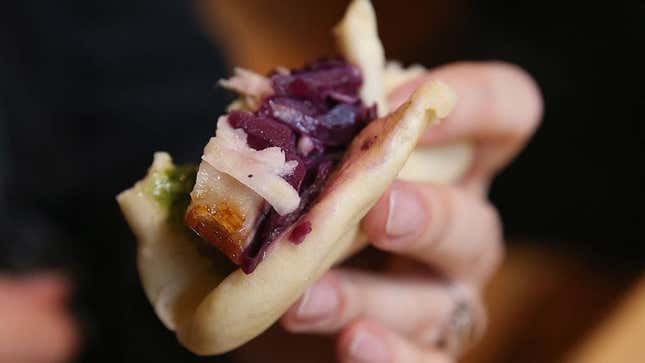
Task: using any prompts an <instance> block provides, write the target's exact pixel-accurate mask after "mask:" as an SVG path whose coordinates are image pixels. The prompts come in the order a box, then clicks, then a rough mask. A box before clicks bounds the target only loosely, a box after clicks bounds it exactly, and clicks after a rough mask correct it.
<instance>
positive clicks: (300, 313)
mask: <svg viewBox="0 0 645 363" xmlns="http://www.w3.org/2000/svg"><path fill="white" fill-rule="evenodd" d="M339 301H340V297H339V296H338V288H337V287H336V286H335V285H334V284H333V282H332V281H330V280H328V279H326V278H323V279H322V280H320V281H318V282H317V283H316V284H315V285H313V286H311V287H310V288H309V289H308V290H307V292H305V295H304V296H303V297H302V300H301V302H300V306H299V307H298V310H297V313H296V316H297V318H298V319H300V320H305V321H312V320H322V319H325V318H327V317H329V316H331V315H332V314H333V313H334V312H335V311H336V310H337V309H338V306H339Z"/></svg>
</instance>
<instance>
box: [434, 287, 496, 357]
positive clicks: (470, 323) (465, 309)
mask: <svg viewBox="0 0 645 363" xmlns="http://www.w3.org/2000/svg"><path fill="white" fill-rule="evenodd" d="M448 291H449V295H450V296H451V297H452V299H453V301H454V307H453V309H452V313H451V314H450V316H449V317H448V319H447V321H446V323H445V325H444V328H443V331H442V334H441V335H440V337H439V340H438V342H437V347H438V348H440V349H442V350H445V351H447V352H448V353H450V354H451V355H452V356H453V357H460V356H461V355H462V354H463V353H464V352H465V351H466V350H467V349H468V348H470V347H472V346H473V345H474V344H475V343H476V342H477V341H478V340H479V339H480V338H481V336H482V335H483V333H484V328H485V325H486V321H485V314H484V311H483V310H482V308H481V307H479V306H475V301H477V300H476V299H475V296H474V294H473V292H472V290H471V289H469V288H467V287H465V286H461V285H452V286H451V287H450V288H449V289H448Z"/></svg>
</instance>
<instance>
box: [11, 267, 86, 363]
mask: <svg viewBox="0 0 645 363" xmlns="http://www.w3.org/2000/svg"><path fill="white" fill-rule="evenodd" d="M69 293H70V287H69V283H68V282H67V281H66V280H65V279H64V278H63V277H62V276H60V275H57V274H54V273H36V274H31V275H29V276H20V277H16V276H6V275H0V322H2V323H0V362H13V363H63V362H68V361H69V360H70V359H71V358H72V357H73V356H74V354H75V353H76V351H77V350H78V347H79V332H78V327H77V325H76V322H75V321H74V318H73V317H72V314H71V312H70V311H69V310H68V308H67V302H68V301H67V300H68V297H69Z"/></svg>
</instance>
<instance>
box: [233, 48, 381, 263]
mask: <svg viewBox="0 0 645 363" xmlns="http://www.w3.org/2000/svg"><path fill="white" fill-rule="evenodd" d="M361 84H362V77H361V72H360V70H359V69H358V68H357V67H355V66H353V65H351V64H349V63H347V62H345V61H343V60H339V59H331V60H321V61H317V62H314V63H312V64H310V65H308V66H306V67H304V68H302V69H298V70H294V71H292V72H291V73H290V74H281V73H274V74H272V75H271V85H272V87H273V90H274V95H272V96H270V97H267V98H265V99H264V100H263V102H262V104H261V106H260V108H259V109H258V111H257V112H255V113H250V112H240V111H234V112H231V113H230V115H229V122H230V123H231V126H232V127H234V128H241V129H243V130H244V131H245V132H246V133H247V134H248V143H249V145H250V146H251V147H252V148H254V149H256V150H262V149H264V148H267V147H272V146H278V147H280V148H282V149H283V150H284V152H285V155H286V158H287V160H297V161H298V167H297V168H296V169H295V171H294V172H293V173H292V174H290V175H287V176H285V180H287V181H288V182H289V183H290V184H291V185H292V186H293V187H294V188H296V190H297V191H298V193H299V195H300V205H299V207H298V209H297V210H295V211H294V212H292V213H290V214H287V215H284V216H281V215H279V214H278V213H277V212H276V211H275V210H273V209H272V208H270V209H268V210H267V212H266V214H265V215H264V216H263V219H262V221H261V222H260V225H259V227H258V231H257V233H256V235H255V237H254V239H253V241H252V242H251V243H250V244H249V246H248V247H247V248H246V250H245V251H244V253H243V255H242V257H241V268H242V270H243V271H244V272H246V273H251V272H253V270H254V269H255V268H256V266H257V265H258V263H260V262H261V261H262V259H263V258H264V255H265V254H266V252H267V249H268V248H269V246H270V245H271V243H272V242H273V241H275V240H276V239H277V238H278V237H279V236H280V235H281V234H282V233H284V231H286V230H287V229H288V228H289V227H290V226H291V225H293V224H294V223H295V222H296V221H297V220H298V218H300V216H302V215H303V214H304V213H306V212H307V211H308V210H309V208H310V207H311V204H312V202H313V201H314V200H315V199H316V197H317V196H318V195H319V193H320V191H321V190H322V188H323V186H324V185H325V182H326V181H327V178H328V177H329V175H330V173H331V171H332V170H333V168H334V166H335V165H336V163H337V162H338V161H339V160H340V156H341V155H342V153H343V152H344V151H345V149H346V148H347V146H348V145H349V143H350V142H351V140H352V139H353V138H354V137H355V136H356V135H357V134H358V133H359V132H360V130H362V129H363V128H364V127H365V126H366V125H367V124H368V123H369V122H370V121H371V120H373V119H374V118H376V105H373V106H371V107H366V106H365V105H364V104H363V103H362V101H361V99H360V95H359V90H360V87H361ZM301 138H309V141H310V142H311V145H313V146H312V150H311V151H309V152H308V153H306V154H304V153H303V152H301V150H299V149H298V146H297V145H298V141H299V140H301ZM305 227H306V226H304V225H303V228H300V229H299V231H298V234H297V236H295V238H290V239H291V240H292V242H293V243H299V242H301V241H302V240H303V239H304V237H305V236H306V234H307V233H309V231H310V230H311V227H310V224H309V228H305Z"/></svg>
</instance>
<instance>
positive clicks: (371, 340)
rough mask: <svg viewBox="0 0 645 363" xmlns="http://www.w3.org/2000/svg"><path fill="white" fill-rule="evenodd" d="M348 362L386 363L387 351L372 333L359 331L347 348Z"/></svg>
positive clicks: (387, 360) (388, 360) (380, 340)
mask: <svg viewBox="0 0 645 363" xmlns="http://www.w3.org/2000/svg"><path fill="white" fill-rule="evenodd" d="M349 361H350V362H352V363H388V362H390V359H389V354H388V351H387V350H386V349H385V344H384V342H383V340H382V339H381V338H379V337H377V336H376V335H374V334H373V333H370V332H367V331H365V330H361V331H359V332H358V334H356V337H355V338H354V340H353V341H352V343H351V344H350V346H349Z"/></svg>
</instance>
